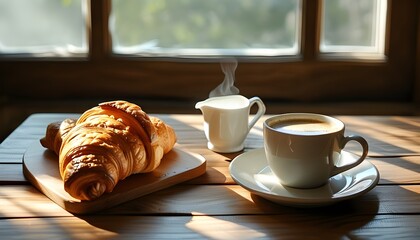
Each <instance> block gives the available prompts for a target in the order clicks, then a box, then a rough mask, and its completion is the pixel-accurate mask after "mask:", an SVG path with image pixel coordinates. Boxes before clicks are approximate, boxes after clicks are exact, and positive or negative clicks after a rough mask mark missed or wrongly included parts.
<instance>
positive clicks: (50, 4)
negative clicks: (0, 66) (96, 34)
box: [0, 0, 88, 56]
mask: <svg viewBox="0 0 420 240" xmlns="http://www.w3.org/2000/svg"><path fill="white" fill-rule="evenodd" d="M86 6H87V5H86V2H85V1H82V0H67V1H57V0H35V1H27V0H14V1H7V0H0V53H9V54H16V53H30V54H33V56H36V55H37V54H41V56H45V55H55V56H69V55H71V54H81V53H85V54H86V53H87V51H88V49H87V43H88V41H87V34H86V33H87V29H86V23H85V14H86Z"/></svg>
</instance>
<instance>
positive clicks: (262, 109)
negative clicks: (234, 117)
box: [248, 97, 265, 132]
mask: <svg viewBox="0 0 420 240" xmlns="http://www.w3.org/2000/svg"><path fill="white" fill-rule="evenodd" d="M255 103H256V104H257V105H258V111H257V113H255V116H254V118H253V119H252V120H251V121H250V122H249V123H248V132H249V131H250V130H251V128H252V127H253V126H254V125H255V123H257V121H258V119H260V118H261V116H262V115H264V113H265V105H264V103H263V101H262V100H261V99H260V98H259V97H253V98H250V99H249V110H250V109H251V107H252V105H254V104H255Z"/></svg>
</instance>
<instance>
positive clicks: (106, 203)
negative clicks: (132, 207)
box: [23, 143, 206, 214]
mask: <svg viewBox="0 0 420 240" xmlns="http://www.w3.org/2000/svg"><path fill="white" fill-rule="evenodd" d="M205 171H206V161H205V159H204V158H203V157H202V156H201V155H198V154H195V153H191V152H189V151H186V150H183V149H181V148H177V147H176V146H175V148H174V149H172V151H170V152H169V153H167V154H166V155H165V156H164V158H163V159H162V162H161V164H160V165H159V167H158V168H157V169H155V170H154V171H153V172H150V173H142V174H135V175H131V176H129V177H128V178H126V179H124V180H122V181H120V182H118V184H117V186H115V188H114V190H113V191H112V192H111V193H107V194H104V195H102V196H101V197H100V198H98V199H96V200H93V201H81V200H78V199H75V198H73V197H72V196H70V195H69V194H68V193H67V192H66V191H65V190H64V184H63V181H62V179H61V177H60V173H59V170H58V157H57V156H56V155H55V154H54V153H53V152H51V151H49V150H46V149H45V148H44V147H42V146H41V144H40V143H34V144H33V145H31V146H30V147H29V148H28V150H27V151H26V152H25V154H24V156H23V174H24V175H25V177H26V178H27V179H28V180H29V181H30V182H31V183H32V184H33V185H34V186H35V187H36V188H38V189H39V190H40V191H41V192H42V193H44V194H45V195H46V196H47V197H48V198H50V199H51V200H52V201H54V202H55V203H57V204H58V205H59V206H61V207H62V208H64V209H66V210H67V211H69V212H71V213H76V214H85V213H91V212H96V211H99V210H102V209H106V208H110V207H112V206H115V205H118V204H121V203H123V202H127V201H130V200H133V199H135V198H138V197H141V196H143V195H146V194H149V193H152V192H155V191H158V190H161V189H164V188H167V187H170V186H173V185H175V184H178V183H181V182H184V181H187V180H190V179H193V178H195V177H198V176H200V175H202V174H203V173H205Z"/></svg>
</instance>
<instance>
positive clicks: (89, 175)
mask: <svg viewBox="0 0 420 240" xmlns="http://www.w3.org/2000/svg"><path fill="white" fill-rule="evenodd" d="M175 142H176V135H175V132H174V130H173V129H172V127H170V126H169V125H167V124H165V123H164V122H163V121H161V120H160V119H158V118H156V117H149V116H148V115H147V114H146V113H145V112H143V111H142V109H141V108H140V107H139V106H137V105H135V104H132V103H129V102H126V101H112V102H105V103H101V104H99V106H97V107H94V108H91V109H89V110H87V111H86V112H84V113H83V114H82V115H81V116H80V117H79V119H77V120H71V119H66V120H64V121H63V122H61V123H52V124H50V125H49V126H48V128H47V132H46V136H45V137H44V138H43V139H41V144H42V145H43V146H44V147H46V148H48V149H51V150H52V151H54V152H56V153H57V155H58V156H59V170H60V174H61V177H62V179H63V181H64V188H65V190H66V191H67V192H68V193H69V194H70V195H71V196H73V197H75V198H77V199H80V200H92V199H95V198H98V197H99V196H101V195H102V194H104V193H105V192H111V191H112V190H113V188H114V187H115V185H116V184H117V183H118V181H120V180H122V179H125V178H126V177H128V176H130V175H131V174H136V173H145V172H150V171H153V170H154V169H156V168H157V167H158V166H159V164H160V161H161V159H162V157H163V155H164V154H165V153H167V152H169V151H170V150H171V149H172V148H173V146H174V144H175Z"/></svg>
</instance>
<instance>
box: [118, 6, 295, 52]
mask: <svg viewBox="0 0 420 240" xmlns="http://www.w3.org/2000/svg"><path fill="white" fill-rule="evenodd" d="M299 26H300V1H299V0H283V1H278V0H229V1H226V0H211V1H199V0H113V1H112V14H111V20H110V31H111V34H112V42H113V50H114V52H116V53H127V54H140V55H143V56H145V55H146V56H147V55H150V56H157V55H158V56H159V55H161V56H186V55H189V56H218V55H242V56H274V55H284V54H296V53H297V52H298V34H299V30H300V28H299Z"/></svg>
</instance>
